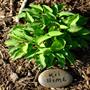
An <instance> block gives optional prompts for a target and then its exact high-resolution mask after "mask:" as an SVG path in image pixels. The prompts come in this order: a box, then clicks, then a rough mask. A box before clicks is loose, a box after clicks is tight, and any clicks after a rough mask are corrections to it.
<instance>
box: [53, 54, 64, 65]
mask: <svg viewBox="0 0 90 90" xmlns="http://www.w3.org/2000/svg"><path fill="white" fill-rule="evenodd" d="M55 55H56V58H57V59H58V64H59V65H60V66H61V67H65V63H66V62H65V57H64V55H63V54H61V53H56V54H55Z"/></svg>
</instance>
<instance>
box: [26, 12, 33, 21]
mask: <svg viewBox="0 0 90 90" xmlns="http://www.w3.org/2000/svg"><path fill="white" fill-rule="evenodd" d="M26 15H27V19H28V20H29V21H30V22H34V19H33V17H32V16H31V15H30V14H29V13H28V12H26Z"/></svg>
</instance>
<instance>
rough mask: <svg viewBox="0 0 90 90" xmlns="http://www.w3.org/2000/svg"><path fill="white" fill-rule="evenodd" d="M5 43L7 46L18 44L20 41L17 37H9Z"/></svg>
mask: <svg viewBox="0 0 90 90" xmlns="http://www.w3.org/2000/svg"><path fill="white" fill-rule="evenodd" d="M5 44H6V45H7V46H17V45H18V41H17V40H15V39H9V40H7V41H5Z"/></svg>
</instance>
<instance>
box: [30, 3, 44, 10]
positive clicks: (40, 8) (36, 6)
mask: <svg viewBox="0 0 90 90" xmlns="http://www.w3.org/2000/svg"><path fill="white" fill-rule="evenodd" d="M30 7H32V8H33V9H36V10H39V11H40V12H43V8H42V7H41V6H40V5H39V4H38V5H34V4H30Z"/></svg>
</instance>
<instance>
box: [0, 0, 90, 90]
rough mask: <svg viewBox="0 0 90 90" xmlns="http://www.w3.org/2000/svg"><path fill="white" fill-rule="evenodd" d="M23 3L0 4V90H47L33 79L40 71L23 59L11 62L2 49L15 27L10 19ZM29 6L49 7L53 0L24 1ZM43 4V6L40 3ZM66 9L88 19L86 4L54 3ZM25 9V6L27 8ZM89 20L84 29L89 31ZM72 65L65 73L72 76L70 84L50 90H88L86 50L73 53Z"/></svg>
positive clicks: (84, 0)
mask: <svg viewBox="0 0 90 90" xmlns="http://www.w3.org/2000/svg"><path fill="white" fill-rule="evenodd" d="M22 1H23V0H0V90H51V89H48V88H45V87H42V86H41V85H39V83H38V81H37V77H38V75H39V74H40V71H39V70H38V69H37V66H36V65H35V64H34V63H33V62H28V61H27V60H25V59H19V60H17V61H13V60H11V59H10V56H9V54H8V51H7V47H6V46H5V45H4V41H5V40H6V39H7V38H8V37H7V33H8V31H9V30H10V28H11V27H12V25H15V23H16V22H15V21H14V16H15V15H16V14H17V13H18V11H19V9H20V6H21V3H22ZM28 1H29V3H30V2H32V1H37V2H39V3H40V1H42V3H46V4H47V3H49V4H50V3H51V1H53V0H28ZM43 1H44V2H43ZM55 1H57V3H59V2H63V3H65V4H67V5H68V7H69V10H70V11H73V12H75V13H80V14H81V15H84V16H87V17H88V18H90V0H54V2H55ZM27 5H28V4H27ZM89 21H90V20H88V23H87V26H88V27H90V22H89ZM75 54H76V56H77V60H76V63H75V65H74V66H73V65H72V66H70V67H69V68H68V69H67V71H68V72H69V73H71V74H72V76H73V82H72V83H71V85H69V86H67V87H65V88H56V89H52V90H90V47H88V48H87V49H86V50H76V51H75Z"/></svg>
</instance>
